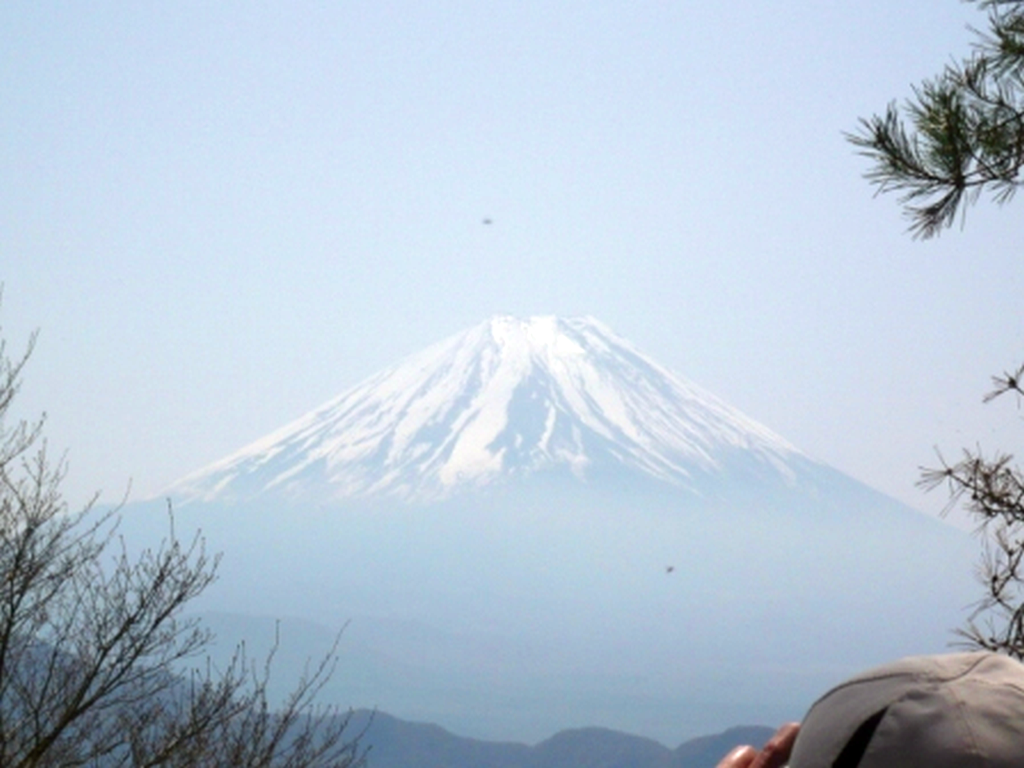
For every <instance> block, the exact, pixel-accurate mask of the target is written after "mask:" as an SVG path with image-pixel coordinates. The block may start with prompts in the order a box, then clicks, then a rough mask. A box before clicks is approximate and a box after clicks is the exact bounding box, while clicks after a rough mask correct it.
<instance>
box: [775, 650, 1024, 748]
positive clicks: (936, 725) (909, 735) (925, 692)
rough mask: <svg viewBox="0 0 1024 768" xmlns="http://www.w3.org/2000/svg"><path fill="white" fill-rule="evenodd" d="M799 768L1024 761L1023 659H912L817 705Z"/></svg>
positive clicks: (802, 741) (803, 732) (859, 679)
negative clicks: (1019, 660)
mask: <svg viewBox="0 0 1024 768" xmlns="http://www.w3.org/2000/svg"><path fill="white" fill-rule="evenodd" d="M789 765H790V768H1011V766H1012V767H1013V768H1021V766H1024V665H1022V664H1021V663H1020V662H1018V661H1015V660H1013V659H1011V658H1009V657H1007V656H1002V655H999V654H995V653H987V652H981V653H953V654H946V655H942V656H913V657H910V658H907V659H901V660H900V661H896V662H894V663H892V664H887V665H885V666H882V667H878V668H876V669H872V670H869V671H867V672H864V673H862V674H860V675H857V676H856V677H854V678H853V679H851V680H848V681H846V682H845V683H843V684H842V685H839V686H836V687H835V688H833V689H832V690H831V691H829V692H828V693H826V694H825V695H824V696H822V697H821V698H820V699H818V701H817V702H816V703H815V704H814V705H813V706H812V707H811V709H810V711H809V712H808V713H807V717H806V718H805V719H804V721H803V724H802V725H801V727H800V735H799V736H798V737H797V740H796V745H795V746H794V747H793V754H792V756H791V758H790V762H789Z"/></svg>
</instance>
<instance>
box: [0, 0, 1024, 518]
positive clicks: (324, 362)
mask: <svg viewBox="0 0 1024 768" xmlns="http://www.w3.org/2000/svg"><path fill="white" fill-rule="evenodd" d="M968 22H975V23H982V22H983V18H982V17H981V15H980V14H978V13H977V11H976V10H974V8H973V6H970V5H965V4H963V3H960V2H956V0H846V1H844V2H814V3H810V2H799V3H798V2H794V1H792V0H779V2H774V3H754V2H750V3H690V2H674V3H669V2H659V3H654V2H637V0H631V1H630V2H587V3H583V2H565V1H562V0H544V2H522V3H505V4H498V3H482V2H444V1H441V2H430V3H426V2H423V3H414V2H407V1H405V2H387V1H386V0H373V2H363V1H362V0H359V1H353V2H344V1H339V2H319V3H314V2H303V1H301V0H290V1H289V2H276V3H275V2H248V1H247V2H218V3H209V2H191V1H188V0H182V1H181V2H175V3H156V2H131V3H129V2H91V3H73V2H61V3H58V2H47V1H46V0H39V1H35V2H20V1H16V0H12V1H11V2H6V3H4V4H3V5H2V7H0V103H2V104H3V109H0V281H2V282H3V284H4V306H3V310H2V314H0V322H2V323H3V326H4V331H5V333H6V335H7V336H8V337H9V339H10V340H11V342H12V343H14V344H15V346H17V345H19V344H20V343H22V342H24V340H25V338H26V337H27V335H28V333H29V332H30V331H31V329H33V328H39V329H40V332H41V335H40V340H39V345H38V349H37V351H36V354H35V359H34V361H33V363H32V365H31V367H30V369H29V371H28V374H27V376H26V384H25V391H24V397H23V398H22V401H21V407H22V409H23V412H24V413H31V412H34V411H38V410H46V411H47V412H48V413H49V419H50V423H49V429H48V432H49V435H50V441H51V444H52V445H53V446H54V448H56V449H58V450H63V449H67V450H68V457H69V461H70V467H71V472H70V475H69V478H68V480H67V489H68V491H69V494H70V496H71V498H72V500H81V499H84V498H85V497H86V496H87V495H88V493H89V492H90V491H91V490H94V489H99V490H102V491H103V492H104V494H105V497H106V498H108V499H109V498H113V497H116V496H118V495H119V494H120V493H121V492H122V491H123V490H124V488H125V486H126V484H127V483H128V481H129V480H131V481H132V482H133V483H134V489H133V495H134V496H135V497H139V496H145V495H147V494H150V493H153V492H156V491H157V490H159V489H160V488H161V487H163V486H165V485H167V484H169V483H170V482H172V481H174V480H176V479H177V478H179V477H180V476H182V475H184V474H186V473H188V472H190V471H192V470H194V469H196V468H198V467H200V466H203V465H205V464H207V463H209V462H211V461H213V460H216V459H218V458H221V457H222V456H223V455H225V454H227V453H228V452H231V451H233V450H235V449H237V448H239V447H241V446H242V445H243V444H245V443H247V442H249V441H251V440H253V439H255V438H257V437H260V436H262V435H263V434H265V433H267V432H269V431H271V430H272V429H275V428H277V427H279V426H281V425H282V424H284V423H285V422H287V421H289V420H290V419H292V418H294V417H296V416H298V415H300V414H301V413H303V412H305V411H307V410H309V409H311V408H313V407H315V406H317V405H319V404H320V403H321V402H323V401H325V400H327V399H329V398H330V397H332V396H334V395H335V394H337V393H339V392H340V391H342V390H343V389H345V388H347V387H349V386H350V385H353V384H355V383H357V382H358V381H360V380H361V379H363V378H364V377H366V376H367V375H370V374H372V373H374V372H375V371H377V370H378V369H379V368H381V367H383V366H384V365H387V364H390V363H392V362H395V361H396V360H398V359H399V358H401V357H402V356H404V355H406V354H408V353H410V352H413V351H416V350H418V349H420V348H421V347H423V346H425V345H427V344H429V343H431V342H434V341H437V340H439V339H441V338H443V337H445V336H447V335H449V334H452V333H455V332H457V331H460V330H462V329H464V328H466V327H468V326H471V325H474V324H476V323H478V322H481V321H482V320H484V319H485V318H487V317H489V316H490V315H493V314H495V313H511V314H517V315H531V314H563V315H576V314H590V315H594V316H595V317H597V318H599V319H600V320H602V321H603V322H605V323H607V324H608V325H609V326H610V327H611V328H612V329H613V330H615V331H616V332H617V333H619V334H620V335H622V336H625V337H626V338H628V339H629V340H631V341H632V342H634V343H635V344H636V345H637V346H639V347H640V348H641V349H643V350H645V351H646V352H648V353H649V354H651V355H652V356H654V357H655V358H656V359H658V360H659V361H660V362H661V363H663V364H664V365H666V366H668V367H669V368H671V369H673V370H675V371H677V372H678V373H681V374H683V375H684V376H687V377H689V378H690V379H692V380H694V381H695V382H697V383H698V384H701V385H703V386H705V387H707V388H708V389H710V390H712V391H713V392H715V393H716V394H718V395H719V396H721V397H723V398H724V399H726V400H728V401H729V402H731V403H732V404H734V405H736V406H737V407H739V408H741V409H742V410H744V411H745V412H746V413H748V414H749V415H750V416H752V417H754V418H755V419H758V420H760V421H762V422H763V423H765V424H767V425H768V426H769V427H771V428H773V429H774V430H776V431H777V432H779V433H780V434H782V435H783V436H784V437H786V438H787V439H789V440H790V441H792V442H793V443H795V444H796V445H797V446H799V447H800V448H802V449H803V450H805V451H806V452H808V453H810V454H811V455H813V456H815V457H817V458H820V459H823V460H825V461H827V462H829V463H831V464H833V465H834V466H836V467H838V468H839V469H842V470H844V471H847V472H849V473H851V474H853V475H854V476H856V477H858V478H860V479H862V480H865V481H867V482H868V483H870V484H872V485H874V486H875V487H877V488H879V489H881V490H883V491H886V492H888V493H890V494H892V495H894V496H897V497H898V498H901V499H903V500H904V501H907V502H909V503H912V504H915V505H917V506H918V507H920V508H923V509H936V508H938V507H939V506H941V499H940V498H939V497H934V498H925V497H923V496H922V495H921V494H920V492H919V491H918V490H916V489H915V488H914V485H913V484H914V481H915V479H916V477H917V467H918V465H920V464H922V463H927V462H929V461H931V459H932V457H933V448H934V447H935V446H939V447H941V448H943V449H944V450H946V451H947V452H949V453H951V454H952V453H955V452H956V450H957V448H958V446H960V445H963V444H974V443H975V442H976V441H981V442H982V444H984V445H989V444H991V445H994V446H1003V447H1009V448H1012V447H1013V445H1014V444H1015V443H1016V441H1017V440H1018V439H1019V436H1020V432H1019V430H1020V427H1021V425H1020V423H1019V421H1018V420H1017V416H1018V414H1017V413H1016V412H1015V410H1014V407H1013V405H1012V404H1011V403H1005V404H997V405H993V406H988V407H986V408H983V407H982V406H981V405H980V398H981V396H982V394H983V393H984V392H985V390H986V387H987V386H988V380H989V375H990V374H992V373H997V372H999V371H1000V370H1001V369H1002V368H1004V367H1007V366H1010V365H1013V364H1015V363H1016V362H1018V360H1019V359H1020V358H1021V357H1022V353H1024V345H1022V338H1021V327H1022V326H1021V319H1022V314H1024V309H1022V307H1021V299H1020V297H1021V296H1022V295H1024V290H1022V288H1024V286H1022V277H1024V265H1022V264H1021V262H1020V258H1019V254H1018V245H1019V227H1018V225H1017V221H1018V220H1019V215H1020V214H1019V209H1018V208H1016V207H1014V205H1013V204H1011V205H1010V206H1009V207H1007V208H1004V209H1002V210H999V209H996V208H994V207H992V206H982V207H979V208H976V209H974V210H972V211H971V213H970V214H969V216H968V226H967V228H966V230H964V231H962V232H961V231H959V230H956V231H951V232H948V233H946V234H945V235H943V236H942V238H941V239H940V240H939V241H937V242H928V243H920V242H915V241H913V240H911V239H910V238H909V236H907V235H906V234H905V232H904V230H905V222H903V221H902V220H901V218H900V215H899V211H898V209H897V207H896V205H895V201H894V200H893V199H891V198H889V197H886V198H873V197H872V192H871V189H870V188H869V187H868V185H867V184H866V183H865V182H864V181H863V179H862V178H861V177H860V174H861V173H862V172H863V170H864V169H865V164H864V162H863V161H862V160H861V159H860V158H858V157H856V156H855V155H854V153H853V151H852V148H851V147H850V146H849V145H848V144H846V143H845V142H844V140H843V138H842V131H844V130H851V129H853V128H855V127H856V122H857V118H858V116H864V115H868V114H870V113H871V112H872V111H878V110H881V109H883V108H884V107H885V105H886V104H887V102H888V101H889V100H890V99H893V98H897V97H903V96H906V95H908V94H909V92H910V86H911V84H913V83H916V82H918V81H920V79H921V78H923V77H926V76H928V75H930V74H932V73H933V72H935V71H937V70H938V68H939V67H941V66H942V65H943V64H944V63H945V62H947V61H949V60H950V57H951V56H953V55H959V54H961V53H964V52H966V50H967V46H968V44H969V41H970V34H969V32H968V31H967V30H966V28H965V25H966V24H967V23H968ZM1017 205H1020V203H1018V204H1017ZM484 218H490V219H492V220H493V224H491V225H489V226H485V225H484V224H482V220H483V219H484Z"/></svg>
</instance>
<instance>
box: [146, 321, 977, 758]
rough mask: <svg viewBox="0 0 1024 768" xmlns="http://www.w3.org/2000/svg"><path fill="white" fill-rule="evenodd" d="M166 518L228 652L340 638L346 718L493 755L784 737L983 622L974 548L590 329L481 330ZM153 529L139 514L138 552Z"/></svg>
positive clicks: (288, 653) (540, 325)
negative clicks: (216, 573) (216, 555)
mask: <svg viewBox="0 0 1024 768" xmlns="http://www.w3.org/2000/svg"><path fill="white" fill-rule="evenodd" d="M723 353H724V352H723ZM297 375H301V372H297ZM755 385H756V380H755V379H752V386H755ZM778 396H779V397H799V393H798V392H780V393H778ZM850 418H851V419H855V418H857V414H851V415H850ZM842 439H843V436H842V435H836V440H842ZM168 495H169V496H170V497H171V498H172V499H173V500H174V501H175V505H176V509H177V515H176V517H177V527H178V530H179V531H191V530H193V529H195V528H197V527H198V528H202V530H203V531H204V534H205V535H206V537H207V539H208V541H209V545H210V547H211V548H212V549H214V550H220V551H223V552H224V553H225V558H224V563H223V566H222V568H221V579H220V581H219V582H218V583H217V584H216V585H215V587H214V588H213V589H211V590H210V593H209V594H208V595H207V596H206V597H205V598H204V602H203V605H202V606H200V610H203V611H207V612H218V613H219V614H220V615H221V616H222V617H228V616H230V617H232V618H230V619H225V621H224V622H222V623H223V626H221V627H218V628H217V629H218V632H219V634H221V635H222V636H223V637H224V639H225V643H226V646H227V648H228V649H230V647H231V643H232V642H234V641H237V640H241V639H246V640H247V641H248V642H249V643H250V644H252V643H254V642H256V640H257V637H258V636H262V637H264V638H266V637H273V635H274V631H273V624H272V619H275V618H282V619H285V620H286V622H285V624H284V625H283V626H282V637H283V638H284V639H285V641H286V642H285V643H284V644H283V647H282V649H281V652H280V654H279V656H278V660H279V662H280V664H281V665H282V666H283V667H285V668H287V669H288V670H290V674H292V675H294V674H297V673H299V672H301V667H302V662H303V661H304V660H305V658H307V657H308V656H309V655H316V653H317V652H318V651H319V650H321V649H323V648H324V647H327V646H329V644H330V638H331V636H332V635H333V631H334V630H336V629H337V628H339V627H341V626H342V625H343V624H345V623H346V622H348V629H347V631H346V633H345V636H344V637H343V640H342V644H341V648H340V652H341V657H340V664H341V666H340V668H339V674H338V675H337V679H336V681H335V682H336V684H335V685H334V687H332V688H331V690H330V691H329V692H328V693H329V694H330V695H331V696H332V697H333V698H334V699H335V700H336V701H337V702H338V703H340V704H342V705H344V706H350V705H351V706H355V707H373V706H378V707H379V708H381V709H382V710H384V711H386V712H390V713H393V714H394V715H396V716H399V717H403V718H406V719H409V720H417V721H425V722H435V723H440V724H442V725H444V726H445V727H448V728H452V729H453V730H456V731H458V732H460V733H463V734H467V735H470V736H474V737H480V738H488V739H514V740H517V741H526V742H532V741H535V740H537V739H539V738H543V737H545V736H547V735H549V734H551V733H553V732H556V731H558V730H561V729H566V728H584V727H590V726H602V727H607V728H612V729H615V730H617V731H624V732H629V733H637V734H641V735H643V736H647V737H653V738H656V739H657V740H658V741H660V742H661V743H663V744H666V743H678V742H679V741H681V740H682V739H684V738H687V737H690V736H693V735H695V734H701V733H710V732H715V731H720V730H722V729H723V728H725V727H728V726H729V725H732V724H734V723H743V722H759V723H769V724H774V723H777V722H781V721H783V720H789V719H793V718H797V717H799V716H801V715H802V713H803V712H804V710H805V709H806V707H807V706H808V705H809V704H810V702H811V701H812V700H813V699H814V698H815V697H816V696H817V695H818V694H820V692H821V691H823V690H825V689H826V688H827V687H829V686H830V685H832V684H834V683H835V682H836V681H838V680H840V679H842V678H844V677H847V676H848V675H849V674H851V673H852V672H854V671H855V670H857V669H858V668H861V667H866V666H869V665H872V664H877V663H881V662H883V661H886V660H889V659H890V658H892V657H893V656H897V655H905V654H911V653H921V652H928V651H939V650H943V649H944V648H945V647H946V646H947V643H948V642H949V639H950V637H951V635H950V629H951V628H953V627H955V626H957V625H959V624H960V623H961V622H962V621H963V617H964V609H965V607H966V606H968V605H969V604H970V602H971V600H972V599H973V597H974V594H975V590H974V585H973V582H972V576H971V574H972V568H973V560H974V555H975V553H976V543H975V542H973V541H972V540H971V538H970V537H969V536H967V535H965V534H963V533H962V532H960V531H956V530H953V529H951V528H949V527H948V526H945V525H943V524H942V523H940V522H938V521H936V520H934V519H931V518H928V517H925V516H924V515H921V514H919V513H917V512H916V511H914V510H912V509H909V508H908V507H906V506H904V505H902V504H900V503H898V502H896V501H895V500H893V499H891V498H887V497H885V496H884V495H882V494H880V493H878V492H877V491H875V490H873V489H871V488H869V487H867V486H865V485H864V484H863V483H860V482H858V481H857V480H855V479H853V478H850V477H848V476H846V475H844V474H842V473H841V472H839V471H837V470H835V469H834V468H831V467H828V466H826V465H824V464H822V463H820V462H818V461H816V460H814V459H813V458H812V457H808V456H806V455H805V454H803V453H802V452H801V451H799V450H798V449H797V448H796V447H794V446H793V445H791V444H790V443H789V442H787V441H786V440H785V439H783V438H782V437H779V436H778V435H776V434H774V433H773V432H772V431H771V430H769V429H767V428H766V427H764V426H762V425H760V424H758V423H757V422H756V421H755V420H754V419H751V418H750V417H748V416H745V415H744V414H741V413H740V412H739V411H737V410H736V409H735V408H733V407H731V406H729V405H728V404H726V403H724V402H722V401H721V400H720V399H719V398H717V397H715V396H714V395H712V394H711V393H708V392H706V391H704V390H702V389H700V388H699V387H697V386H695V385H693V384H691V383H689V382H688V381H686V380H685V379H684V378H682V377H680V376H677V375H675V374H673V373H671V372H669V371H667V370H665V369H664V368H663V367H661V366H660V365H658V364H657V363H656V362H655V361H653V360H651V359H650V358H649V357H648V356H646V355H644V354H643V353H642V352H640V351H639V350H637V349H636V348H635V347H633V346H632V345H631V344H629V343H628V342H626V341H624V340H622V339H621V338H619V337H617V336H616V335H615V334H614V333H612V332H611V331H610V330H608V329H607V328H605V327H604V326H603V325H601V324H600V323H598V322H597V321H594V320H592V319H589V318H582V319H580V318H576V319H559V318H553V317H543V318H531V319H527V320H517V319H515V318H510V317H497V318H493V319H491V320H489V321H487V322H485V323H483V324H481V325H479V326H477V327H475V328H472V329H470V330H468V331H466V332H464V333H462V334H459V335H456V336H454V337H452V338H451V339H448V340H446V341H443V342H441V343H439V344H437V345H435V346H433V347H431V348H429V349H427V350H425V351H423V352H422V353H419V354H417V355H413V356H411V357H409V358H407V359H406V360H404V361H401V362H399V363H398V364H396V365H395V366H393V367H392V368H389V369H387V370H385V371H383V372H381V373H380V374H378V375H376V376H373V377H371V378H369V379H367V380H366V381H365V382H363V383H362V384H359V385H357V386H355V387H352V388H351V389H349V390H347V391H345V392H343V393H342V394H340V395H339V396H338V397H336V398H335V399H334V400H332V401H331V402H329V403H326V404H325V405H323V406H322V407H320V408H318V409H316V410H314V411H312V412H311V413H309V414H307V415H306V416H303V417H301V418H299V419H298V420H296V421H295V422H293V423H291V424H288V425H285V426H284V427H282V428H281V429H279V430H277V431H276V432H274V433H273V434H270V435H268V436H266V437H265V438H262V439H260V440H257V441H256V442H255V443H253V444H251V445H249V446H247V447H244V448H242V449H240V450H239V451H237V452H235V453H234V454H232V455H231V456H228V457H226V458H224V459H223V460H221V461H218V462H215V463H214V464H213V465H211V466H208V467H206V468H203V469H200V470H198V471H196V472H195V473H193V474H192V475H190V476H188V477H186V478H184V479H182V480H181V481H180V482H178V483H175V484H174V485H173V486H172V488H170V489H169V491H168ZM165 506H166V505H165V502H164V501H163V500H162V499H157V500H154V501H152V502H150V503H140V504H137V505H133V507H131V508H129V509H128V510H126V515H127V517H128V518H129V527H131V526H137V527H138V528H139V529H143V530H141V531H139V536H137V537H136V536H134V535H133V536H131V537H129V540H133V539H136V538H139V539H140V540H147V541H151V540H152V538H153V536H154V535H155V531H158V530H159V529H160V528H162V527H163V526H165V524H166V514H165ZM259 617H263V618H262V619H260V618H259ZM267 618H269V619H270V620H271V621H270V622H268V621H267V620H266V619H267ZM293 620H294V621H293ZM261 621H262V623H260V622H261ZM268 624H269V628H268ZM291 639H294V642H295V649H294V650H289V647H288V641H289V640H291ZM314 639H315V640H316V642H313V640H314ZM250 647H252V646H251V645H250ZM282 679H283V680H287V679H288V676H287V675H282ZM550 746H551V748H552V749H554V748H556V747H558V746H559V745H558V744H557V743H556V744H553V745H550Z"/></svg>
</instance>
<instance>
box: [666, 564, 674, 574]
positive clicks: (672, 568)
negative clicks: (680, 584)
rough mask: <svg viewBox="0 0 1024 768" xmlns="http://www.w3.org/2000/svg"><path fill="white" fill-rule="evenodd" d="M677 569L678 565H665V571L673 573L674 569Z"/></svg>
mask: <svg viewBox="0 0 1024 768" xmlns="http://www.w3.org/2000/svg"><path fill="white" fill-rule="evenodd" d="M675 569H676V567H675V566H674V565H666V566H665V573H672V571H674V570H675Z"/></svg>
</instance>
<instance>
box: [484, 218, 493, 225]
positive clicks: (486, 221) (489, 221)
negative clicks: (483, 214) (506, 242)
mask: <svg viewBox="0 0 1024 768" xmlns="http://www.w3.org/2000/svg"><path fill="white" fill-rule="evenodd" d="M493 223H494V222H492V221H491V220H490V219H484V224H493Z"/></svg>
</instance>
